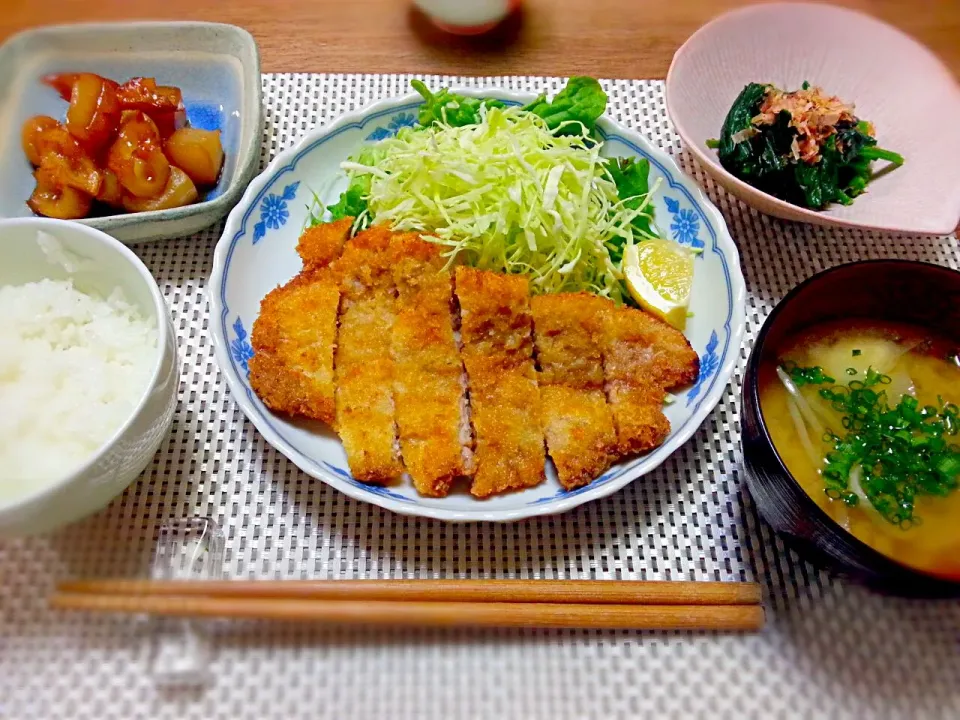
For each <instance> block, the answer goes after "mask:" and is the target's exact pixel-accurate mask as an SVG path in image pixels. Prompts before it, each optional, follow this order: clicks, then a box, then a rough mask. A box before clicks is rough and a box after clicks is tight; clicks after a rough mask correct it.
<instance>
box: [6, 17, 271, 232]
mask: <svg viewBox="0 0 960 720" xmlns="http://www.w3.org/2000/svg"><path fill="white" fill-rule="evenodd" d="M77 71H88V72H94V73H97V74H100V75H103V76H104V77H108V78H110V79H112V80H117V81H120V82H123V81H125V80H127V79H128V78H130V77H134V76H146V77H155V78H157V81H158V83H160V84H162V85H175V86H177V87H179V88H180V89H181V90H182V91H183V97H184V104H185V105H186V110H187V119H188V121H189V123H190V124H191V125H192V126H195V127H201V128H204V129H209V130H214V129H219V130H220V131H221V141H222V143H223V149H224V155H225V159H224V167H223V172H222V173H221V177H220V180H219V182H218V184H217V185H216V187H214V188H212V189H210V190H209V191H207V192H206V193H204V194H202V195H201V199H200V202H198V203H196V204H194V205H189V206H187V207H182V208H176V209H173V210H156V211H150V212H142V213H131V214H118V215H105V216H102V217H92V218H87V219H84V220H80V221H79V222H82V223H84V224H86V225H90V226H91V227H95V228H97V229H99V230H103V231H104V232H107V233H109V234H111V235H113V236H114V237H115V238H117V239H118V240H121V241H123V242H127V243H132V242H140V241H144V240H159V239H162V238H170V237H180V236H183V235H189V234H192V233H195V232H197V231H199V230H202V229H203V228H205V227H208V226H209V225H212V224H213V223H215V222H216V221H217V220H219V219H220V218H222V217H223V216H224V215H226V213H227V212H229V211H230V209H231V208H232V207H233V206H234V205H235V204H236V203H237V201H238V200H239V199H240V196H241V195H242V193H243V190H244V189H245V188H246V186H247V184H248V183H249V182H250V179H251V178H252V177H253V175H254V173H255V172H256V170H257V166H258V163H259V159H260V141H261V135H262V132H263V100H262V90H261V83H260V57H259V53H258V51H257V45H256V42H255V41H254V39H253V37H252V36H251V35H250V33H248V32H247V31H246V30H243V29H241V28H238V27H235V26H233V25H223V24H218V23H200V22H131V23H108V24H88V25H87V24H84V25H69V26H67V25H64V26H52V27H44V28H38V29H36V30H29V31H26V32H23V33H20V34H18V35H15V36H14V37H12V38H10V39H9V40H8V41H7V42H6V43H4V44H3V45H2V46H0V217H8V218H10V217H30V216H32V215H33V213H32V211H31V210H30V208H28V207H27V205H26V200H27V198H28V197H29V196H30V193H31V191H32V189H33V184H34V183H33V177H32V175H31V168H30V164H29V162H28V161H27V159H26V157H25V156H24V153H23V150H22V149H21V146H20V126H21V125H22V123H23V122H24V120H26V119H27V118H28V117H30V116H32V115H37V114H45V115H51V116H53V117H55V118H58V119H60V118H63V117H64V113H65V111H66V108H67V105H66V103H65V102H64V101H63V100H61V99H60V97H59V96H58V95H57V93H56V92H54V91H53V90H52V89H50V88H48V87H46V86H44V85H42V84H41V82H40V78H41V77H42V76H43V75H45V74H47V73H51V72H77Z"/></svg>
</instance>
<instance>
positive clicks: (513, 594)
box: [58, 579, 761, 605]
mask: <svg viewBox="0 0 960 720" xmlns="http://www.w3.org/2000/svg"><path fill="white" fill-rule="evenodd" d="M58 591H59V592H62V593H72V594H80V593H82V594H99V595H135V596H141V597H142V596H149V597H160V596H172V595H175V596H182V597H216V598H221V599H227V598H232V599H254V598H260V599H267V598H272V599H287V600H298V599H299V600H350V601H358V600H372V601H381V602H384V601H396V602H401V601H402V602H447V603H483V602H489V603H563V604H566V603H577V604H584V605H600V604H611V605H758V604H759V603H760V601H761V593H760V586H759V585H758V584H757V583H748V582H689V581H657V582H652V581H635V580H487V579H484V580H278V581H262V580H187V581H183V580H110V579H102V580H100V579H91V580H72V581H67V582H63V583H61V584H60V585H59V587H58Z"/></svg>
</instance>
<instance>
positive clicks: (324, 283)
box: [249, 272, 340, 425]
mask: <svg viewBox="0 0 960 720" xmlns="http://www.w3.org/2000/svg"><path fill="white" fill-rule="evenodd" d="M339 306H340V287H339V283H337V282H336V281H335V280H334V279H333V278H331V276H330V275H329V274H326V273H323V272H320V273H317V272H306V273H301V274H300V275H298V276H296V277H295V278H294V279H293V280H291V281H290V282H289V283H287V284H286V285H283V286H281V287H278V288H276V289H274V290H272V291H271V292H270V293H268V294H267V296H266V297H265V298H264V299H263V302H261V304H260V315H259V316H258V317H257V319H256V321H255V322H254V323H253V333H252V337H251V342H252V345H253V350H254V353H253V357H252V358H251V359H250V363H249V369H250V386H251V387H252V388H253V390H254V392H256V393H257V395H258V396H259V397H260V399H261V400H262V401H263V403H264V405H266V406H267V407H269V408H270V409H271V410H275V411H276V412H283V413H287V414H290V415H302V416H304V417H308V418H313V419H315V420H322V421H323V422H325V423H328V424H330V425H332V424H333V423H334V421H335V418H336V410H335V406H334V395H335V384H334V374H333V352H334V346H335V344H336V339H337V311H338V308H339Z"/></svg>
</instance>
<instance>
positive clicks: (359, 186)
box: [327, 175, 370, 222]
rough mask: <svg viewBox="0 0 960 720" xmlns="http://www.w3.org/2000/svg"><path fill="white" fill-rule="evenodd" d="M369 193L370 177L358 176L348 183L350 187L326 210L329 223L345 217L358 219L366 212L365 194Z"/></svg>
mask: <svg viewBox="0 0 960 720" xmlns="http://www.w3.org/2000/svg"><path fill="white" fill-rule="evenodd" d="M369 192H370V177H369V176H368V175H358V176H356V177H354V178H353V179H352V180H351V181H350V186H349V187H348V188H347V189H346V190H345V191H344V192H343V194H341V195H340V199H339V200H338V201H337V202H335V203H334V204H333V205H331V206H330V207H328V208H327V210H329V211H330V221H331V222H333V221H335V220H340V219H342V218H345V217H354V218H356V217H360V216H361V215H362V214H363V213H365V212H366V210H367V194H368V193H369Z"/></svg>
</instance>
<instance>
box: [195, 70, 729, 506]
mask: <svg viewBox="0 0 960 720" xmlns="http://www.w3.org/2000/svg"><path fill="white" fill-rule="evenodd" d="M458 92H461V93H463V94H465V95H473V96H476V97H496V98H499V99H501V100H504V101H506V102H513V103H524V102H529V101H530V100H532V99H533V96H531V95H525V94H519V93H510V92H506V91H503V90H499V89H490V90H488V91H477V90H458ZM420 101H421V99H420V97H419V96H418V95H408V96H406V97H402V98H392V99H388V100H384V101H382V102H378V103H375V104H373V105H371V106H369V107H368V108H366V109H364V110H361V111H359V112H355V113H350V114H347V115H344V116H343V117H341V118H340V119H339V120H337V121H336V122H334V123H333V124H331V125H329V126H327V127H322V128H318V129H316V130H314V131H313V132H311V133H309V134H308V135H307V136H306V137H305V138H304V139H303V141H302V142H301V143H300V144H299V145H298V146H297V147H295V148H292V149H289V150H286V151H285V152H282V153H280V154H279V155H278V156H277V157H276V158H274V160H273V161H272V162H271V163H270V165H269V166H268V167H267V168H266V170H264V172H262V173H261V174H260V175H258V176H257V177H256V178H254V180H253V182H252V183H251V184H250V186H249V187H248V188H247V191H246V193H245V194H244V196H243V198H242V199H241V201H240V203H239V204H238V205H237V206H236V208H234V210H233V211H232V212H231V213H230V215H229V217H228V218H227V223H226V226H225V228H224V231H223V236H222V237H221V238H220V242H219V243H218V244H217V249H216V254H215V256H214V262H213V274H212V276H211V278H210V306H211V316H212V318H213V338H214V347H215V350H216V355H217V361H218V362H219V364H220V368H221V369H222V371H223V373H224V375H225V376H226V379H227V384H228V385H229V387H230V391H231V393H232V395H233V397H234V399H235V400H236V401H237V402H238V403H239V405H240V407H241V409H242V410H243V411H244V413H246V415H247V417H248V418H250V420H251V421H252V422H253V424H254V425H255V426H256V428H257V429H258V430H259V431H260V432H261V433H262V434H263V436H264V437H265V438H266V439H267V441H268V442H269V443H270V444H271V445H273V446H274V447H275V448H277V449H278V450H279V451H280V452H282V453H283V454H284V455H286V456H287V457H288V458H290V459H291V460H292V461H293V462H294V463H296V465H297V466H298V467H300V468H301V469H302V470H303V471H304V472H306V473H307V474H309V475H311V476H313V477H315V478H318V479H320V480H323V481H324V482H326V483H328V484H330V485H332V486H333V487H335V488H337V489H338V490H341V491H343V492H344V493H346V494H347V495H349V496H351V497H354V498H357V499H358V500H365V501H367V502H371V503H373V504H375V505H380V506H381V507H384V508H387V509H390V510H394V511H396V512H399V513H402V514H405V515H420V516H423V517H430V518H438V519H441V520H452V521H480V520H484V521H506V520H519V519H521V518H526V517H531V516H534V515H549V514H554V513H559V512H564V511H566V510H569V509H571V508H573V507H576V506H577V505H581V504H582V503H585V502H588V501H590V500H595V499H597V498H601V497H604V496H605V495H609V494H610V493H612V492H614V491H615V490H618V489H619V488H621V487H623V486H624V485H626V484H627V483H628V482H630V481H632V480H635V479H636V478H638V477H640V476H641V475H644V474H646V473H648V472H650V471H651V470H653V469H654V468H655V467H657V466H658V465H660V463H662V462H663V461H664V460H665V459H666V458H667V456H669V455H670V453H672V452H673V451H674V450H676V449H677V448H678V447H679V446H680V445H681V444H682V443H683V442H684V441H686V440H687V439H688V438H689V437H690V436H691V435H692V434H693V433H694V431H696V429H697V428H698V427H699V425H700V423H701V422H703V419H704V418H705V417H706V416H707V414H708V413H709V412H710V411H711V410H712V409H713V407H714V406H715V405H716V404H717V402H718V401H719V399H720V396H721V395H722V394H723V393H724V391H725V388H726V384H727V380H729V378H730V375H731V374H732V373H733V369H734V366H735V364H736V362H737V357H738V355H739V352H740V345H741V341H742V338H743V330H744V296H745V291H744V282H743V275H742V274H741V271H740V258H739V254H738V252H737V248H736V245H734V243H733V240H732V239H731V237H730V233H729V232H728V231H727V227H726V224H725V223H724V221H723V217H722V216H721V215H720V213H719V211H717V209H716V208H715V207H714V206H713V205H712V204H711V203H710V201H709V200H707V199H706V197H705V196H704V195H703V193H701V192H700V189H699V188H698V187H697V185H696V184H695V183H694V182H693V181H692V180H691V179H690V178H688V177H687V176H685V175H684V174H683V173H682V172H680V170H679V168H678V167H677V165H676V164H675V163H674V162H673V160H672V159H671V158H670V157H669V156H667V155H666V154H664V153H663V152H662V151H660V150H658V149H656V148H654V147H653V146H652V145H651V144H650V143H649V142H647V141H646V140H645V139H643V138H642V137H640V135H638V134H637V133H635V132H634V131H632V130H629V129H627V128H624V127H622V126H620V125H618V124H616V123H614V122H612V121H611V120H609V119H608V118H606V117H604V118H602V119H601V120H600V122H599V123H598V129H599V130H600V131H601V133H602V134H603V135H604V136H605V137H606V142H605V143H604V152H605V154H610V155H617V156H636V157H645V158H647V159H648V160H649V161H650V165H651V182H652V181H654V180H655V179H656V178H661V179H662V184H661V186H660V190H659V192H658V193H657V195H656V199H655V201H654V204H655V211H656V219H657V223H658V225H659V227H660V229H661V232H662V233H663V234H664V235H666V236H669V237H672V238H674V239H676V240H677V241H678V242H681V243H683V244H686V245H691V246H694V247H698V248H702V249H703V253H702V255H701V256H700V257H699V258H698V259H697V260H696V267H695V272H694V283H693V299H692V303H691V311H692V312H693V317H691V318H690V321H689V324H688V326H687V337H688V338H689V339H690V342H691V343H692V344H693V348H694V350H696V351H697V353H698V354H699V355H700V362H701V372H700V378H699V379H698V381H697V383H696V384H695V385H694V386H693V387H691V388H688V389H687V390H685V391H683V393H682V394H681V395H678V396H677V399H676V402H674V403H673V404H672V405H669V406H668V407H667V408H666V414H667V417H668V418H669V419H670V423H671V425H672V427H673V431H672V432H671V434H670V436H669V437H668V438H667V441H666V442H665V443H664V444H663V445H662V446H661V447H659V448H658V449H657V450H655V451H654V452H651V453H649V454H647V455H643V456H641V457H637V458H633V459H631V460H629V461H628V462H624V463H621V464H619V465H616V466H614V467H612V468H611V469H610V470H608V471H607V472H606V473H604V474H603V475H602V476H601V477H600V478H598V479H597V480H595V481H594V482H592V483H591V484H590V485H588V486H586V487H583V488H579V489H577V490H574V491H571V492H568V491H565V490H563V488H561V487H560V484H559V483H558V482H557V480H556V476H555V475H554V474H553V471H552V468H550V469H548V474H547V480H546V482H544V483H541V484H540V485H539V486H537V487H535V488H530V489H528V490H524V491H521V492H514V493H508V494H505V495H501V496H498V497H494V498H490V499H487V500H478V499H476V498H474V497H472V496H471V495H469V494H468V493H466V492H460V493H455V494H451V495H450V496H449V497H446V498H425V497H420V496H419V495H417V493H416V491H415V490H414V489H413V486H412V485H411V484H410V483H409V482H404V483H401V484H398V485H395V486H392V487H375V486H370V485H364V484H363V483H360V482H358V481H357V480H354V479H353V478H352V477H351V475H350V470H349V467H348V465H347V458H346V455H345V454H344V451H343V447H342V445H341V444H340V441H339V440H338V438H337V436H336V434H335V433H333V431H332V430H330V429H329V428H327V427H326V426H324V425H322V424H320V423H315V422H309V421H299V420H291V419H289V418H286V417H282V416H280V415H275V414H274V413H272V412H271V411H270V410H268V409H267V408H266V407H265V406H264V405H263V404H262V403H261V402H260V400H259V399H258V398H257V397H256V395H255V394H254V393H253V391H252V390H251V389H250V382H249V379H248V371H247V362H248V360H249V359H250V357H251V356H252V355H253V351H252V349H251V347H250V336H249V333H250V328H251V326H252V325H253V321H254V319H255V318H256V317H257V315H258V313H259V311H260V300H261V299H262V298H263V296H264V295H266V294H267V293H268V292H269V291H270V290H272V289H273V288H275V287H276V286H277V285H280V284H282V283H285V282H287V281H288V280H289V279H290V278H291V277H293V276H294V275H296V274H297V273H298V272H299V271H300V268H301V263H300V258H299V256H298V255H297V252H296V243H297V238H298V237H299V235H300V231H301V228H302V227H303V224H304V222H305V221H306V219H307V216H308V204H309V203H310V201H311V200H312V193H314V192H316V193H317V194H318V195H319V196H320V198H321V199H322V200H323V201H324V202H325V203H329V202H334V201H335V200H336V198H337V197H338V196H339V194H340V193H341V192H342V191H343V189H344V188H345V187H346V184H347V181H346V178H345V177H344V176H343V174H342V173H341V171H340V163H341V162H342V161H344V160H346V159H347V157H348V156H349V155H351V154H352V153H353V152H354V151H355V150H356V149H357V148H358V146H360V145H361V144H362V143H363V142H365V141H371V140H378V139H381V138H384V137H388V136H390V135H392V134H394V133H396V132H397V130H398V129H399V128H401V127H404V126H406V125H412V124H413V123H414V122H415V119H416V111H417V108H418V106H419V105H420Z"/></svg>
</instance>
